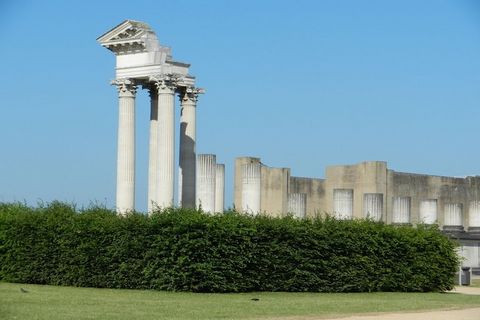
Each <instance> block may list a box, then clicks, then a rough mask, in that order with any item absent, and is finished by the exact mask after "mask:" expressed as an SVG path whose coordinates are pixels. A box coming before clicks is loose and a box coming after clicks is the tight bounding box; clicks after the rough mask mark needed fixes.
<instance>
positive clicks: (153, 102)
mask: <svg viewBox="0 0 480 320" xmlns="http://www.w3.org/2000/svg"><path fill="white" fill-rule="evenodd" d="M148 89H149V93H150V140H149V151H148V212H149V213H151V212H152V211H153V210H154V209H155V206H156V205H157V203H158V196H157V161H158V160H157V154H158V151H157V149H158V148H157V146H158V94H157V90H156V88H155V86H150V87H149V88H148Z"/></svg>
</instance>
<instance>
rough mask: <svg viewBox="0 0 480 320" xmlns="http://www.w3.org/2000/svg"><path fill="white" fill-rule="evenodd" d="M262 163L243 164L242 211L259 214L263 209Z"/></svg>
mask: <svg viewBox="0 0 480 320" xmlns="http://www.w3.org/2000/svg"><path fill="white" fill-rule="evenodd" d="M261 178H262V171H261V164H260V163H257V162H254V163H246V164H244V165H242V211H243V212H245V213H250V214H254V215H256V214H259V213H260V209H261V207H260V206H261Z"/></svg>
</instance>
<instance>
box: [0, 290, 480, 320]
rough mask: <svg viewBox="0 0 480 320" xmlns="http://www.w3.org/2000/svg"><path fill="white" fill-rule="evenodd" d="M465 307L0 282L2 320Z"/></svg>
mask: <svg viewBox="0 0 480 320" xmlns="http://www.w3.org/2000/svg"><path fill="white" fill-rule="evenodd" d="M21 288H23V289H25V290H26V291H27V292H23V291H22V289H21ZM252 298H256V299H259V300H258V301H254V300H251V299H252ZM468 307H480V296H473V295H462V294H455V293H448V294H446V293H346V294H333V293H332V294H326V293H283V292H275V293H270V292H268V293H267V292H262V293H241V294H198V293H178V292H162V291H141V290H112V289H93V288H72V287H56V286H40V285H27V284H13V283H2V282H0V319H2V320H7V319H52V320H54V319H142V320H146V319H268V318H270V319H271V318H274V317H289V316H318V317H327V316H339V315H347V314H358V313H371V312H393V311H407V312H408V311H415V310H433V309H450V308H468Z"/></svg>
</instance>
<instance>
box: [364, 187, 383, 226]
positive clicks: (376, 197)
mask: <svg viewBox="0 0 480 320" xmlns="http://www.w3.org/2000/svg"><path fill="white" fill-rule="evenodd" d="M382 215H383V194H382V193H364V194H363V216H364V217H365V218H367V219H372V220H374V221H380V220H382Z"/></svg>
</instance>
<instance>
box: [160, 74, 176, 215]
mask: <svg viewBox="0 0 480 320" xmlns="http://www.w3.org/2000/svg"><path fill="white" fill-rule="evenodd" d="M156 85H157V91H158V120H157V123H158V126H157V136H158V141H157V165H156V171H157V175H156V194H157V205H158V206H159V207H160V208H166V207H171V206H173V197H174V192H173V190H174V184H175V126H174V125H175V100H174V97H175V87H174V85H173V84H172V83H171V82H170V81H166V80H162V81H157V82H156Z"/></svg>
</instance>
